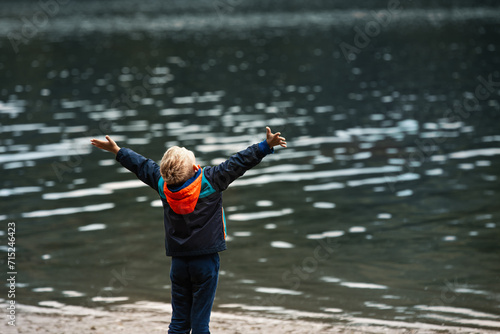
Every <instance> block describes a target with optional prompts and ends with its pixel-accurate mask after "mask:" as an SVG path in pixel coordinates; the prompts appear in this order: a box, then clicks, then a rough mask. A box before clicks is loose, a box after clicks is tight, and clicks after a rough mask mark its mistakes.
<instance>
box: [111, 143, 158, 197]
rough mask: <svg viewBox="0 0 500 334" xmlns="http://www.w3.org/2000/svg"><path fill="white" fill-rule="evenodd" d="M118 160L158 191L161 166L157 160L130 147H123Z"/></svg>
mask: <svg viewBox="0 0 500 334" xmlns="http://www.w3.org/2000/svg"><path fill="white" fill-rule="evenodd" d="M116 161H118V162H119V163H120V164H121V165H122V166H123V167H125V168H126V169H128V170H129V171H131V172H132V173H134V174H135V175H136V176H137V178H138V179H139V180H141V181H142V182H144V183H145V184H147V185H148V186H150V187H151V188H153V189H154V190H155V191H156V192H158V180H159V179H160V177H161V174H160V166H158V164H157V163H156V162H154V161H153V160H151V159H147V158H145V157H143V156H142V155H140V154H138V153H136V152H134V151H132V150H131V149H129V148H121V149H120V151H118V154H117V155H116Z"/></svg>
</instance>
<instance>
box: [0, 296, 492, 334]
mask: <svg viewBox="0 0 500 334" xmlns="http://www.w3.org/2000/svg"><path fill="white" fill-rule="evenodd" d="M4 306H6V304H2V308H4ZM47 306H49V307H41V306H30V305H18V308H17V313H16V326H9V325H8V324H7V314H5V317H4V319H5V320H4V324H3V326H2V328H3V329H6V331H4V330H3V329H2V332H4V333H8V334H10V333H25V334H31V333H54V334H56V333H57V334H66V333H67V334H74V333H95V334H105V333H122V334H137V333H148V334H149V333H166V332H167V330H168V324H169V320H170V315H171V312H170V306H169V304H163V303H150V302H137V303H133V304H124V305H117V306H113V307H110V308H109V309H90V308H84V307H79V306H67V305H62V304H60V305H58V303H57V302H53V304H52V307H50V304H49V305H47ZM331 320H332V319H330V321H327V320H326V319H325V320H324V321H319V320H315V321H312V320H308V319H303V318H292V317H289V318H283V317H281V318H280V317H277V316H276V315H272V314H262V313H260V314H258V313H253V312H235V311H234V312H221V311H214V312H212V318H211V322H210V330H211V332H212V333H213V334H260V333H262V334H292V333H293V334H295V333H301V334H306V333H311V334H312V333H315V334H316V333H349V334H354V333H368V334H378V333H388V334H399V333H401V334H403V333H404V334H417V333H418V334H424V333H441V334H444V333H450V334H451V333H453V334H455V333H457V334H458V333H485V334H490V333H491V334H493V333H498V332H497V331H494V330H485V329H475V328H469V327H454V326H439V325H432V324H426V323H405V322H396V321H384V320H377V319H365V318H358V319H356V318H353V319H345V320H344V319H338V320H335V321H334V322H333V321H331Z"/></svg>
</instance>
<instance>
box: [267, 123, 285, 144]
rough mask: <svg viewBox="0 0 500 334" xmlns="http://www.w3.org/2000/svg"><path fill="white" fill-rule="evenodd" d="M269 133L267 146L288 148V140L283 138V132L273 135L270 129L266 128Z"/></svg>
mask: <svg viewBox="0 0 500 334" xmlns="http://www.w3.org/2000/svg"><path fill="white" fill-rule="evenodd" d="M266 131H267V145H269V147H270V148H273V147H274V146H278V145H280V146H281V147H286V140H285V138H283V137H280V136H281V132H276V133H274V134H273V133H272V132H271V129H270V128H269V127H266Z"/></svg>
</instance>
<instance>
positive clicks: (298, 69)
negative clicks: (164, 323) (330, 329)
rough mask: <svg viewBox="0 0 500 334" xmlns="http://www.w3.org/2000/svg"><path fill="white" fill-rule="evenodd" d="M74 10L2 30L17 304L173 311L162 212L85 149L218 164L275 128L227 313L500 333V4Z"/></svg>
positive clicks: (4, 142) (237, 208)
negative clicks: (111, 146) (150, 305)
mask: <svg viewBox="0 0 500 334" xmlns="http://www.w3.org/2000/svg"><path fill="white" fill-rule="evenodd" d="M62 3H63V2H62V1H61V5H60V8H59V11H58V12H57V13H56V12H54V13H55V14H54V15H50V17H48V19H47V20H46V21H44V20H43V17H42V16H40V14H39V13H40V11H41V9H40V7H37V6H39V5H35V4H33V3H31V4H26V3H25V5H24V6H21V5H19V6H18V5H17V4H11V5H10V6H7V7H6V8H7V9H6V10H5V12H4V14H2V17H1V18H0V24H1V25H2V37H1V39H0V50H1V52H0V78H1V79H0V80H1V86H0V119H1V128H0V141H1V146H0V165H1V168H2V172H1V173H2V176H1V184H2V187H1V190H0V197H1V202H0V221H1V222H2V228H1V230H0V238H1V240H2V244H1V246H0V247H1V250H2V251H3V252H4V253H3V254H4V255H3V256H2V259H1V260H0V261H1V263H2V268H7V261H6V259H7V255H6V251H7V249H8V246H7V236H8V235H7V223H8V222H15V224H16V246H17V248H16V250H17V253H16V261H17V262H16V265H17V272H18V275H17V289H18V294H17V297H16V301H17V302H18V303H20V304H29V305H40V306H45V307H48V308H50V307H61V306H62V305H80V306H86V307H102V306H104V307H107V306H112V305H116V304H119V303H123V302H127V303H130V302H136V301H151V302H169V300H170V285H169V283H170V282H169V277H168V273H169V265H170V259H169V258H167V257H165V255H164V246H163V233H164V231H163V222H162V209H161V208H160V206H161V204H160V201H159V199H158V197H157V195H156V194H155V193H154V191H152V190H151V189H149V188H148V187H146V186H144V185H142V184H141V183H140V182H139V181H137V179H136V178H135V177H134V175H133V174H131V173H129V172H127V171H126V170H124V169H123V168H122V167H120V165H119V164H118V163H116V162H115V161H114V160H113V156H112V155H111V154H109V153H106V152H102V151H99V150H97V149H94V148H93V147H91V145H90V143H89V140H90V138H92V137H95V136H98V137H100V138H102V137H103V136H104V135H105V134H110V135H111V136H112V137H113V138H114V139H115V140H116V141H117V142H118V144H119V145H120V146H126V147H129V148H132V149H134V150H135V151H137V152H139V153H141V154H143V155H145V156H148V157H150V158H152V159H154V160H157V161H159V160H160V159H161V156H162V155H163V152H164V150H165V149H166V148H167V147H169V146H171V145H182V146H186V147H188V148H190V149H192V150H193V151H194V152H195V154H196V156H197V158H198V160H199V163H200V164H201V165H213V164H217V163H219V162H221V161H223V160H224V159H225V158H226V157H228V156H229V155H231V154H232V153H234V152H237V151H238V150H240V149H244V148H246V147H247V146H248V145H250V144H252V143H255V142H258V141H260V140H262V139H263V138H264V136H265V126H266V125H269V126H270V127H271V128H272V129H273V131H281V132H282V133H283V135H284V136H285V137H286V138H287V140H288V146H289V147H288V148H287V149H280V148H278V149H277V150H276V154H274V155H272V156H269V157H266V158H265V160H264V161H263V162H262V163H261V164H260V165H259V166H258V167H256V168H255V169H253V170H250V171H249V172H247V174H246V175H245V176H244V177H242V178H241V179H239V180H237V181H236V182H235V183H234V184H233V185H232V186H231V187H230V188H229V189H228V190H227V191H226V192H225V197H224V203H225V209H226V215H227V219H228V235H229V237H228V240H229V241H228V250H227V251H225V252H223V253H221V261H222V265H221V276H220V282H219V288H218V292H217V297H216V301H215V306H214V308H215V309H217V310H226V311H231V312H240V311H247V312H256V313H275V314H277V315H280V316H283V317H306V318H313V319H318V320H321V321H330V322H332V323H333V324H334V323H338V322H345V321H351V322H353V323H372V324H375V323H379V322H380V321H382V322H383V323H386V324H391V323H392V324H398V323H399V322H403V323H421V324H437V325H440V324H446V325H449V326H468V327H474V328H484V329H497V330H498V329H500V261H499V260H500V241H499V240H500V205H499V203H500V181H499V176H500V127H499V120H500V117H499V115H500V103H499V101H500V94H499V92H500V72H499V68H500V67H499V65H500V56H499V51H500V43H499V41H500V25H499V21H500V19H499V18H500V10H498V9H497V8H486V7H484V8H470V7H456V8H452V9H449V8H439V7H437V8H433V9H425V8H416V7H412V6H411V4H410V3H408V2H404V1H401V4H400V5H401V6H400V7H399V10H398V11H394V12H390V11H389V10H388V9H387V5H386V2H380V3H378V4H379V5H378V6H377V7H374V9H373V10H368V9H366V8H361V7H359V8H354V7H353V8H349V6H345V5H344V6H343V7H342V8H340V9H335V8H332V7H331V6H330V7H328V8H327V9H324V10H321V8H319V7H318V8H316V7H314V6H312V5H311V6H309V7H307V8H306V9H305V10H304V11H301V10H300V6H299V5H298V4H300V2H294V3H293V4H294V5H293V6H292V7H291V9H290V10H288V11H287V10H286V9H287V7H286V5H282V6H281V7H279V6H278V7H277V8H273V9H272V10H270V11H267V12H264V11H258V10H257V9H258V6H257V7H256V8H257V9H256V8H253V7H251V6H250V7H245V6H244V2H242V1H239V2H227V1H226V2H223V5H220V4H219V5H220V6H219V7H215V8H213V6H210V5H207V4H206V2H203V3H204V4H205V7H201V8H200V7H197V8H196V9H195V8H194V7H189V8H183V7H182V4H181V3H175V6H177V7H176V8H177V10H178V13H181V15H175V11H174V9H171V8H170V7H168V8H167V7H166V5H164V4H163V5H157V7H155V5H154V3H153V2H148V1H147V2H145V6H146V5H147V6H146V7H145V9H144V11H143V12H134V11H133V10H131V9H130V8H128V9H123V8H121V7H120V6H119V5H118V4H117V3H116V2H111V5H110V7H109V8H110V9H109V8H108V12H106V10H105V6H104V5H102V4H99V3H96V2H89V3H88V4H87V5H82V3H81V2H69V3H68V4H65V5H63V4H62ZM131 3H135V2H133V1H129V2H127V4H131ZM201 3H202V2H200V4H201ZM315 3H316V2H315ZM317 3H320V2H319V1H318V2H317ZM463 3H464V4H466V5H470V4H469V3H468V2H467V1H464V2H463ZM224 4H225V5H224ZM65 6H66V7H65ZM238 6H240V7H238ZM297 6H299V7H297ZM137 8H139V7H137ZM17 9H19V11H17ZM37 13H38V14H37ZM37 15H39V16H37ZM22 18H25V20H24V21H23V20H22ZM37 20H38V21H37ZM26 22H31V23H32V24H38V26H35V27H36V30H32V31H31V32H30V30H29V29H30V28H29V27H28V25H29V23H26ZM37 22H38V23H37ZM42 23H45V24H42ZM23 24H24V25H26V26H23ZM377 27H378V30H377ZM23 29H24V31H23ZM32 29H33V28H32ZM9 33H10V35H9ZM16 34H17V35H16ZM16 36H17V37H16ZM19 36H21V37H22V43H21V42H20V41H21V39H19V38H21V37H19ZM16 38H17V39H16ZM2 270H3V271H4V272H6V271H7V270H6V269H5V270H4V269H2ZM2 291H3V290H2ZM0 298H3V301H5V299H6V298H7V297H6V293H2V296H0ZM424 327H425V325H422V328H424Z"/></svg>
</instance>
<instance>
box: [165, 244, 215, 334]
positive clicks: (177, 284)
mask: <svg viewBox="0 0 500 334" xmlns="http://www.w3.org/2000/svg"><path fill="white" fill-rule="evenodd" d="M219 267H220V261H219V254H218V253H214V254H208V255H201V256H189V257H172V266H171V268H170V280H171V281H172V321H171V322H170V326H169V330H168V333H169V334H189V332H190V331H191V329H192V330H193V332H192V334H210V330H209V328H208V324H209V322H210V313H211V312H212V305H213V303H214V298H215V290H216V289H217V281H218V279H219Z"/></svg>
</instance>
